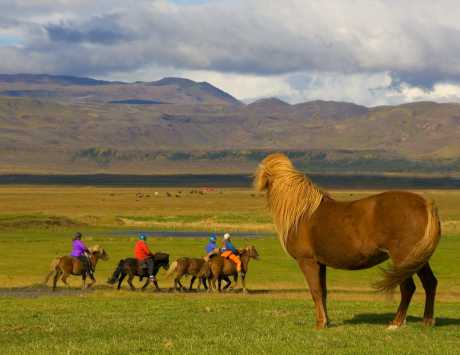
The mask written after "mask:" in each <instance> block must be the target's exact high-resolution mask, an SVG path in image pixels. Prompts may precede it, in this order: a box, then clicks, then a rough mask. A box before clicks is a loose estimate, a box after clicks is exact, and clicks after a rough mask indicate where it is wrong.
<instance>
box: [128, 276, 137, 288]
mask: <svg viewBox="0 0 460 355" xmlns="http://www.w3.org/2000/svg"><path fill="white" fill-rule="evenodd" d="M133 279H134V275H133V274H130V275H129V276H128V284H129V287H130V288H131V291H136V288H135V287H134V285H133Z"/></svg>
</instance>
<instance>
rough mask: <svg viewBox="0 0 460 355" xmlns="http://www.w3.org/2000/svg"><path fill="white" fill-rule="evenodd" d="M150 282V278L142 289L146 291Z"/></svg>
mask: <svg viewBox="0 0 460 355" xmlns="http://www.w3.org/2000/svg"><path fill="white" fill-rule="evenodd" d="M139 281H140V280H139ZM149 283H150V280H149V279H147V280H145V283H144V286H142V288H141V290H142V291H144V290H145V289H146V288H147V286H148V285H149Z"/></svg>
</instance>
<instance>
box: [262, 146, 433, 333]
mask: <svg viewBox="0 0 460 355" xmlns="http://www.w3.org/2000/svg"><path fill="white" fill-rule="evenodd" d="M254 184H255V187H256V189H257V190H258V191H266V192H267V201H268V208H269V209H270V212H271V213H272V216H273V220H274V223H275V227H276V229H277V232H278V236H279V239H280V242H281V245H282V247H283V248H284V250H285V251H286V252H287V253H288V254H289V255H290V256H292V257H293V258H294V259H296V261H297V263H298V265H299V267H300V269H301V270H302V272H303V274H304V276H305V279H306V281H307V283H308V285H309V288H310V292H311V295H312V298H313V301H314V303H315V308H316V326H317V328H324V327H326V326H327V324H328V316H327V310H326V294H327V290H326V267H327V266H330V267H333V268H336V269H346V270H359V269H366V268H369V267H372V266H374V265H377V264H379V263H381V262H383V261H384V260H387V259H391V261H392V266H391V267H390V268H389V269H387V270H386V271H385V272H384V278H383V280H381V281H380V282H378V283H377V284H376V286H377V288H378V289H380V290H382V291H387V290H392V289H393V288H395V287H397V286H399V287H400V291H401V303H400V305H399V308H398V311H397V313H396V316H395V318H394V320H393V321H392V323H391V325H390V328H391V329H393V328H398V327H400V326H401V325H403V324H404V323H405V319H406V312H407V308H408V306H409V303H410V300H411V298H412V295H413V293H414V291H415V284H414V280H413V279H412V276H413V274H415V273H417V275H418V276H419V277H420V280H421V281H422V284H423V287H424V289H425V294H426V303H425V313H424V316H423V322H424V324H427V325H433V324H434V318H433V312H434V300H435V293H436V286H437V280H436V278H435V277H434V275H433V272H432V271H431V268H430V265H429V264H428V260H429V258H430V257H431V255H432V254H433V252H434V250H435V248H436V246H437V244H438V241H439V238H440V232H441V229H440V223H439V218H438V215H437V210H436V207H435V206H434V204H433V203H432V202H429V201H427V200H425V199H424V198H423V197H421V196H419V195H416V194H413V193H409V192H398V191H391V192H384V193H380V194H378V195H373V196H369V197H366V198H363V199H360V200H356V201H351V202H344V201H336V200H334V199H333V198H332V197H331V196H329V195H328V194H327V193H325V192H323V191H321V190H320V189H319V188H318V187H317V186H315V185H314V184H313V183H312V182H311V181H310V180H309V179H308V178H307V177H306V176H305V175H303V174H302V173H300V172H299V171H297V170H295V168H294V167H293V165H292V163H291V161H290V160H289V159H288V158H287V157H286V156H285V155H283V154H272V155H269V156H268V157H266V158H265V159H264V160H263V161H262V163H261V164H260V165H259V168H258V170H257V173H256V178H255V182H254Z"/></svg>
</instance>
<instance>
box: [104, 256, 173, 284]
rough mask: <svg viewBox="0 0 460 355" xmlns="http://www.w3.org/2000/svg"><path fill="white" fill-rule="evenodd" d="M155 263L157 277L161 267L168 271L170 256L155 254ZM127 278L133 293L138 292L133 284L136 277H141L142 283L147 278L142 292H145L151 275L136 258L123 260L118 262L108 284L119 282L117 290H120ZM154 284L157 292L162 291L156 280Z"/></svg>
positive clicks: (154, 270) (154, 271)
mask: <svg viewBox="0 0 460 355" xmlns="http://www.w3.org/2000/svg"><path fill="white" fill-rule="evenodd" d="M153 263H154V268H153V275H154V276H156V275H157V274H158V271H159V270H160V268H161V267H162V268H163V269H165V270H167V269H168V267H169V254H166V253H161V252H160V253H155V254H153ZM126 276H128V284H129V287H130V288H131V290H132V291H134V290H136V288H135V287H134V285H133V282H132V281H133V279H134V277H135V276H139V280H140V281H142V278H144V277H147V280H146V281H145V283H144V286H142V290H145V289H146V287H147V285H148V284H149V274H148V270H147V268H144V267H142V265H141V264H140V263H139V262H138V260H137V259H135V258H126V259H121V260H120V261H119V262H118V265H117V267H116V269H115V271H114V273H113V275H112V277H110V278H109V279H108V280H107V283H109V284H111V285H113V284H114V283H115V282H117V281H118V286H117V289H118V290H119V289H120V288H121V284H122V282H123V280H124V279H125V277H126ZM153 283H154V285H155V288H156V290H157V291H161V290H160V287H159V286H158V282H157V280H156V278H155V279H154V280H153Z"/></svg>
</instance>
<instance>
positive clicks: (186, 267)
mask: <svg viewBox="0 0 460 355" xmlns="http://www.w3.org/2000/svg"><path fill="white" fill-rule="evenodd" d="M208 269H209V266H208V263H207V262H206V261H204V259H203V258H187V257H183V258H179V259H177V260H176V261H174V262H173V263H172V264H171V267H170V268H169V270H168V272H167V273H166V277H170V276H171V275H172V274H173V273H175V274H176V275H175V278H174V289H175V290H176V291H180V290H186V288H185V287H184V285H182V283H181V282H180V280H181V278H182V277H183V276H186V275H191V276H192V279H191V280H190V286H189V288H188V290H189V291H191V290H192V287H193V283H194V282H195V280H196V279H197V278H198V289H199V288H200V286H201V283H203V286H204V288H205V289H206V290H207V289H208V286H207V285H206V275H207V274H208Z"/></svg>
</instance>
